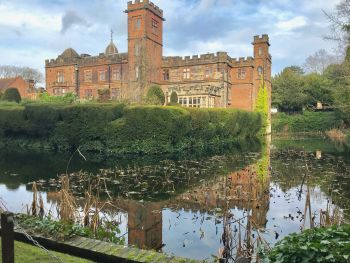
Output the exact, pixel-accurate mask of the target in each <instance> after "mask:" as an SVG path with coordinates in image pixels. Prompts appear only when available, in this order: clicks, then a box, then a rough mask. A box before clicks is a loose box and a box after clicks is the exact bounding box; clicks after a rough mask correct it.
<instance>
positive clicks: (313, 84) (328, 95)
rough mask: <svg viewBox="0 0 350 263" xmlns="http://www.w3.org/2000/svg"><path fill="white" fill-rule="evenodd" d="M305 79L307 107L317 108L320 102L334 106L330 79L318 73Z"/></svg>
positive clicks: (306, 76)
mask: <svg viewBox="0 0 350 263" xmlns="http://www.w3.org/2000/svg"><path fill="white" fill-rule="evenodd" d="M303 79H304V92H305V94H306V101H305V106H306V107H312V106H315V105H316V104H317V102H318V101H320V102H322V103H328V104H330V105H333V103H334V101H333V94H332V89H331V88H330V87H331V82H330V80H329V79H327V78H326V77H325V76H324V75H320V74H316V73H312V74H308V75H305V76H304V77H303Z"/></svg>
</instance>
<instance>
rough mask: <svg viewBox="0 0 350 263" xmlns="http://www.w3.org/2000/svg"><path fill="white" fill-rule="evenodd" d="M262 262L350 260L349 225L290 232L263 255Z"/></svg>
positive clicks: (342, 261)
mask: <svg viewBox="0 0 350 263" xmlns="http://www.w3.org/2000/svg"><path fill="white" fill-rule="evenodd" d="M263 262H264V263H299V262H320V263H321V262H324V263H326V262H328V263H330V262H334V263H347V262H350V226H349V225H343V226H339V227H338V226H332V227H329V228H316V229H310V230H306V231H304V232H302V233H300V234H291V235H289V236H287V237H285V238H284V239H282V240H281V241H280V242H278V243H276V245H275V247H274V248H273V249H272V250H271V251H269V252H268V253H267V255H265V256H263Z"/></svg>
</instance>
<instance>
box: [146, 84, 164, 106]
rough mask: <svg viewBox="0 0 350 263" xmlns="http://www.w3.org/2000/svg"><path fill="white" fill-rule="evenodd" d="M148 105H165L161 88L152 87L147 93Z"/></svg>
mask: <svg viewBox="0 0 350 263" xmlns="http://www.w3.org/2000/svg"><path fill="white" fill-rule="evenodd" d="M146 101H147V104H152V105H164V103H165V96H164V92H163V90H162V89H161V88H160V87H159V86H152V87H150V89H149V90H148V92H147V98H146Z"/></svg>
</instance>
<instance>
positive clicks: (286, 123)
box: [272, 111, 342, 132]
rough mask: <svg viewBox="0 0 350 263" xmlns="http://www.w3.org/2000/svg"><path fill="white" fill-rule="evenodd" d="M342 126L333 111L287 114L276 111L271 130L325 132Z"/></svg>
mask: <svg viewBox="0 0 350 263" xmlns="http://www.w3.org/2000/svg"><path fill="white" fill-rule="evenodd" d="M341 126H342V120H341V119H339V118H338V117H337V115H336V113H335V112H310V111H304V112H303V114H295V115H288V114H285V113H278V114H275V115H273V117H272V130H273V132H285V131H288V132H325V131H328V130H331V129H334V128H335V129H337V128H340V127H341Z"/></svg>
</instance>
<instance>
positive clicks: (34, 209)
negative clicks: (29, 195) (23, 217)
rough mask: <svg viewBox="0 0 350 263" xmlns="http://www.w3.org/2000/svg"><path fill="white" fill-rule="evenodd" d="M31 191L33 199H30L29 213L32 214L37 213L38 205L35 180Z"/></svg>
mask: <svg viewBox="0 0 350 263" xmlns="http://www.w3.org/2000/svg"><path fill="white" fill-rule="evenodd" d="M32 191H33V201H32V205H31V213H32V215H33V216H36V215H37V207H38V203H37V200H38V188H37V186H36V182H34V184H33V187H32Z"/></svg>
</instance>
